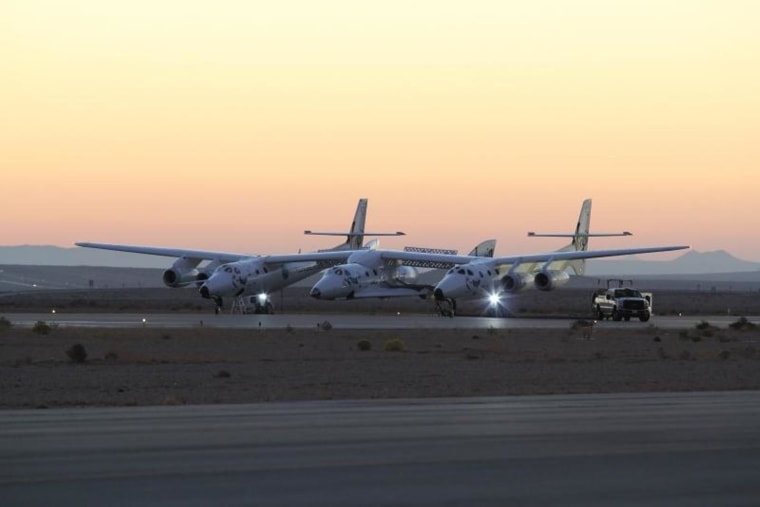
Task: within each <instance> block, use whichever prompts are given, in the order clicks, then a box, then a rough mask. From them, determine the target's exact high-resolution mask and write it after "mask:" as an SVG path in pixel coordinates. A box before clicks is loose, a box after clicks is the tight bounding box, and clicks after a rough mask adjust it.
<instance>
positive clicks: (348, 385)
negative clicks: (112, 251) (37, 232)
mask: <svg viewBox="0 0 760 507" xmlns="http://www.w3.org/2000/svg"><path fill="white" fill-rule="evenodd" d="M292 290H293V291H294V292H293V293H290V294H283V295H282V301H283V302H284V305H282V304H279V305H278V311H283V310H284V311H285V312H288V311H289V312H313V313H320V314H322V313H324V314H325V315H326V319H328V320H329V313H328V312H329V311H332V312H336V311H338V312H345V311H355V312H367V313H368V314H369V313H373V314H377V313H383V312H395V311H405V312H414V311H417V312H423V313H424V312H431V311H432V310H431V307H430V306H429V305H430V302H429V301H416V300H414V301H412V300H405V301H391V300H388V301H381V302H377V301H376V302H374V303H368V302H359V301H353V302H352V301H349V302H338V303H330V302H320V301H312V300H311V299H309V298H308V296H305V295H304V294H300V295H299V293H298V290H299V289H292ZM300 290H303V289H300ZM178 296H181V297H178ZM205 303H207V302H205V301H202V300H201V301H199V300H198V298H197V294H195V293H194V291H172V290H168V289H139V290H138V289H124V290H110V291H83V292H80V291H52V292H49V293H37V292H35V293H26V294H17V295H15V296H12V297H11V296H7V295H6V296H5V297H0V316H2V314H3V312H7V313H12V312H22V311H35V312H37V311H46V309H49V308H53V307H57V308H60V309H61V310H60V311H67V312H72V311H77V310H79V311H87V312H91V311H110V312H118V311H135V310H141V311H151V310H152V311H162V312H167V311H168V312H172V311H176V312H194V313H199V314H201V315H202V314H205V313H208V312H209V311H211V309H212V308H211V306H210V305H207V304H205ZM275 303H280V302H279V301H278V300H277V296H276V297H275ZM354 303H358V304H354ZM514 303H515V304H514V312H515V313H516V314H519V315H521V316H522V315H534V314H535V315H556V316H558V317H561V318H566V319H567V328H566V329H541V328H536V329H528V330H517V329H512V330H496V329H488V330H485V331H483V330H468V329H466V328H465V327H466V326H463V327H462V328H461V329H457V328H454V329H449V330H443V331H441V330H434V331H433V330H426V329H408V330H383V331H373V330H347V329H309V330H305V329H291V328H284V329H251V330H239V329H211V328H202V327H198V328H196V329H150V328H141V329H87V328H56V327H55V326H52V327H50V328H49V329H44V328H43V329H37V330H33V329H22V328H20V327H15V326H13V323H12V322H8V321H7V320H5V319H3V320H0V407H3V408H20V407H27V408H34V407H39V408H44V407H62V406H133V405H160V404H200V403H247V402H260V401H276V400H277V401H280V400H311V399H357V398H414V397H448V396H483V395H506V394H542V393H547V394H548V393H596V392H607V393H610V392H636V391H693V390H734V389H760V330H759V329H758V328H757V327H756V326H753V325H751V324H750V325H746V326H741V328H740V329H732V328H725V327H724V328H716V327H713V326H711V325H710V324H709V321H708V322H705V323H704V324H701V325H699V326H697V327H692V328H690V329H679V330H663V329H658V328H657V327H656V326H654V325H651V324H644V323H640V322H631V323H630V327H628V328H623V329H611V328H605V326H603V325H597V326H595V327H589V326H588V325H584V324H588V321H585V320H584V319H587V318H589V317H590V315H589V313H590V312H589V311H588V304H589V303H590V295H589V294H588V291H568V292H561V291H557V292H556V294H555V293H550V294H535V293H533V294H530V295H529V296H528V297H526V298H520V299H518V300H515V301H514ZM283 306H284V308H283ZM655 310H656V311H659V312H660V313H661V314H672V313H678V312H682V313H684V314H692V315H693V314H704V315H710V314H712V315H715V314H721V315H725V314H726V313H729V314H731V315H735V316H736V318H737V320H736V322H741V320H740V316H741V315H758V314H760V311H758V297H757V295H755V294H739V293H726V294H721V293H717V294H713V293H671V294H668V293H659V294H656V295H655ZM478 311H479V309H478V308H477V307H476V306H470V307H465V308H464V309H463V312H464V313H467V312H469V313H470V314H477V313H478ZM462 318H463V319H466V317H462ZM736 327H739V326H736ZM45 331H47V332H45ZM74 345H81V348H80V349H79V350H80V351H84V352H85V353H86V358H82V357H81V356H80V357H78V358H77V356H76V355H75V354H73V353H71V351H72V347H73V346H74ZM67 352H68V353H67ZM70 356H73V357H70ZM76 359H83V360H82V361H80V362H77V360H76Z"/></svg>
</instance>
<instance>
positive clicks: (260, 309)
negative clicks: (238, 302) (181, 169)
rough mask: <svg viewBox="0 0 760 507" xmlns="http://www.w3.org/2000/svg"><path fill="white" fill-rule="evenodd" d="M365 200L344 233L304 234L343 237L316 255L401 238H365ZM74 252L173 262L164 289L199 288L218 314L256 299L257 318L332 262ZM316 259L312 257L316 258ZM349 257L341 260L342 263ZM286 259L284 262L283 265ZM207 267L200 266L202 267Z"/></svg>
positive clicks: (153, 251) (124, 248) (198, 253)
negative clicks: (229, 303)
mask: <svg viewBox="0 0 760 507" xmlns="http://www.w3.org/2000/svg"><path fill="white" fill-rule="evenodd" d="M366 218H367V199H360V200H359V203H358V205H357V207H356V213H355V214H354V220H353V222H352V223H351V228H350V229H349V231H348V232H347V233H338V232H311V231H306V233H307V234H315V235H325V236H346V241H345V242H343V243H341V244H340V245H337V246H335V247H334V248H332V249H329V250H322V251H320V252H322V253H326V252H337V251H349V252H350V251H355V250H358V249H360V248H361V247H362V243H363V241H364V236H365V235H371V236H403V235H404V233H403V232H394V233H366V232H365V231H364V224H365V221H366ZM76 245H77V246H80V247H86V248H100V249H104V250H115V251H119V252H131V253H140V254H148V255H161V256H166V257H178V259H177V260H176V261H175V262H174V264H172V266H171V267H170V268H169V269H167V270H166V271H164V274H163V281H164V284H165V285H166V286H167V287H173V288H175V287H186V286H188V285H191V284H199V285H200V286H199V292H200V294H201V296H202V297H204V298H207V299H212V300H214V301H215V302H216V304H217V311H218V310H219V309H220V308H221V307H222V301H223V298H228V297H242V296H245V295H251V294H253V295H256V296H257V297H256V298H255V303H254V305H255V311H256V313H272V311H273V306H272V303H271V301H270V299H269V294H270V293H272V292H274V291H277V290H280V289H282V288H283V287H286V286H288V285H291V284H293V283H295V282H298V281H299V280H302V279H304V278H306V277H308V276H311V275H313V274H315V273H317V272H319V271H321V270H323V269H325V268H326V267H328V266H331V265H333V264H335V262H338V261H334V260H331V259H321V258H316V259H314V258H307V257H306V255H308V254H303V255H304V257H301V255H300V254H298V255H286V256H270V255H247V254H238V253H230V252H214V251H204V250H186V249H178V248H162V247H147V246H133V245H114V244H107V243H88V242H79V243H76ZM315 253H316V252H315ZM347 256H348V254H346V255H344V256H341V257H340V258H346V257H347ZM283 259H285V260H283ZM203 261H208V263H207V264H205V265H204V266H200V264H201V262H203Z"/></svg>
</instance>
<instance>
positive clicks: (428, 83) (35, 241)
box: [0, 0, 760, 261]
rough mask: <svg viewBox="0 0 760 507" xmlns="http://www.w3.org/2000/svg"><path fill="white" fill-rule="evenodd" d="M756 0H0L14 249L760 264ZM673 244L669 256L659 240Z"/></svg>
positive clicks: (0, 88) (6, 210) (9, 232)
mask: <svg viewBox="0 0 760 507" xmlns="http://www.w3.org/2000/svg"><path fill="white" fill-rule="evenodd" d="M758 26H760V2H756V1H753V0H747V1H740V0H721V1H718V0H716V1H699V0H683V1H679V0H652V1H648V0H630V1H626V0H619V1H614V2H610V1H608V0H573V1H565V0H562V1H560V0H536V1H531V2H525V1H485V0H470V1H467V2H461V1H454V2H449V1H445V0H435V1H414V0H407V1H395V0H386V1H383V2H356V1H352V0H345V1H339V0H321V1H319V2H312V1H298V0H284V1H279V2H269V1H266V2H265V1H260V2H259V1H250V0H247V1H242V0H241V1H233V0H229V1H228V0H218V1H214V2H210V1H203V2H196V1H192V0H182V1H173V0H161V1H156V0H149V1H144V0H131V1H130V2H116V1H102V0H92V1H89V0H68V1H66V2H60V1H57V0H53V1H42V0H18V1H17V0H5V1H4V2H2V3H0V58H2V67H0V73H2V76H0V174H1V175H2V180H0V181H2V199H1V200H0V215H1V216H2V217H3V227H2V235H1V236H0V245H22V244H31V245H58V246H72V245H73V243H74V242H75V241H95V242H110V243H127V244H140V245H155V246H175V247H187V248H197V249H213V250H229V251H235V252H250V253H286V252H292V251H296V250H298V249H303V250H311V249H317V248H325V247H328V246H331V245H332V244H334V243H335V242H336V240H335V239H334V238H332V239H331V238H317V237H305V236H304V235H303V230H304V229H313V230H345V229H347V228H348V226H349V224H350V220H351V218H352V215H353V212H354V208H355V206H356V202H357V200H358V199H359V198H361V197H366V198H369V212H368V220H367V228H368V230H371V231H376V232H383V231H396V230H402V231H404V232H406V233H407V236H406V237H404V238H383V239H382V241H381V245H382V246H384V247H388V248H400V247H402V246H405V245H414V246H426V247H440V248H455V249H458V250H460V252H463V251H467V250H469V249H470V248H471V247H472V246H474V245H475V244H476V243H478V242H479V241H481V240H483V239H487V238H496V239H497V240H498V246H497V253H501V254H505V255H506V254H510V253H522V252H531V251H545V250H551V249H554V248H557V247H559V246H561V244H557V240H550V239H530V238H527V237H526V232H527V231H529V230H534V231H542V232H571V230H572V229H573V228H574V225H575V221H576V219H577V215H578V212H579V209H580V205H581V202H582V201H583V199H585V198H593V200H594V205H593V213H592V220H591V228H592V232H593V231H597V232H613V231H619V230H630V231H632V232H633V233H634V236H633V237H632V238H615V239H603V238H594V239H592V240H591V243H590V245H591V247H592V248H617V247H619V248H627V247H636V246H654V245H671V244H690V245H691V246H692V247H693V248H694V249H696V250H699V251H710V250H717V249H725V250H728V251H729V252H731V253H732V254H734V255H736V256H738V257H740V258H743V259H746V260H754V261H760V235H759V234H758V232H759V231H760V218H758V217H759V216H760V93H758V90H760V30H758V29H757V27H758ZM661 255H662V257H658V256H652V257H651V258H653V259H656V258H663V259H666V258H673V257H675V256H676V255H674V254H661Z"/></svg>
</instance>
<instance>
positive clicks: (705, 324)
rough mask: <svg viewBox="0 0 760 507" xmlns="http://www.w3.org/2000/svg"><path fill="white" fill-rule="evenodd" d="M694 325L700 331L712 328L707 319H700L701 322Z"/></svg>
mask: <svg viewBox="0 0 760 507" xmlns="http://www.w3.org/2000/svg"><path fill="white" fill-rule="evenodd" d="M694 327H696V328H697V329H699V330H700V331H705V330H707V329H710V327H712V326H710V323H709V322H707V321H706V320H703V321H700V322H699V324H697V325H696V326H694Z"/></svg>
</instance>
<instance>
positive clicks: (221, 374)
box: [214, 370, 232, 378]
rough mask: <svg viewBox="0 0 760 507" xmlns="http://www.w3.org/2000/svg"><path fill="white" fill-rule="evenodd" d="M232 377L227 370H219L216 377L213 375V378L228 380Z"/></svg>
mask: <svg viewBox="0 0 760 507" xmlns="http://www.w3.org/2000/svg"><path fill="white" fill-rule="evenodd" d="M231 376H232V375H231V374H230V372H228V371H227V370H219V371H218V372H217V374H216V375H214V377H215V378H230V377H231Z"/></svg>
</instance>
